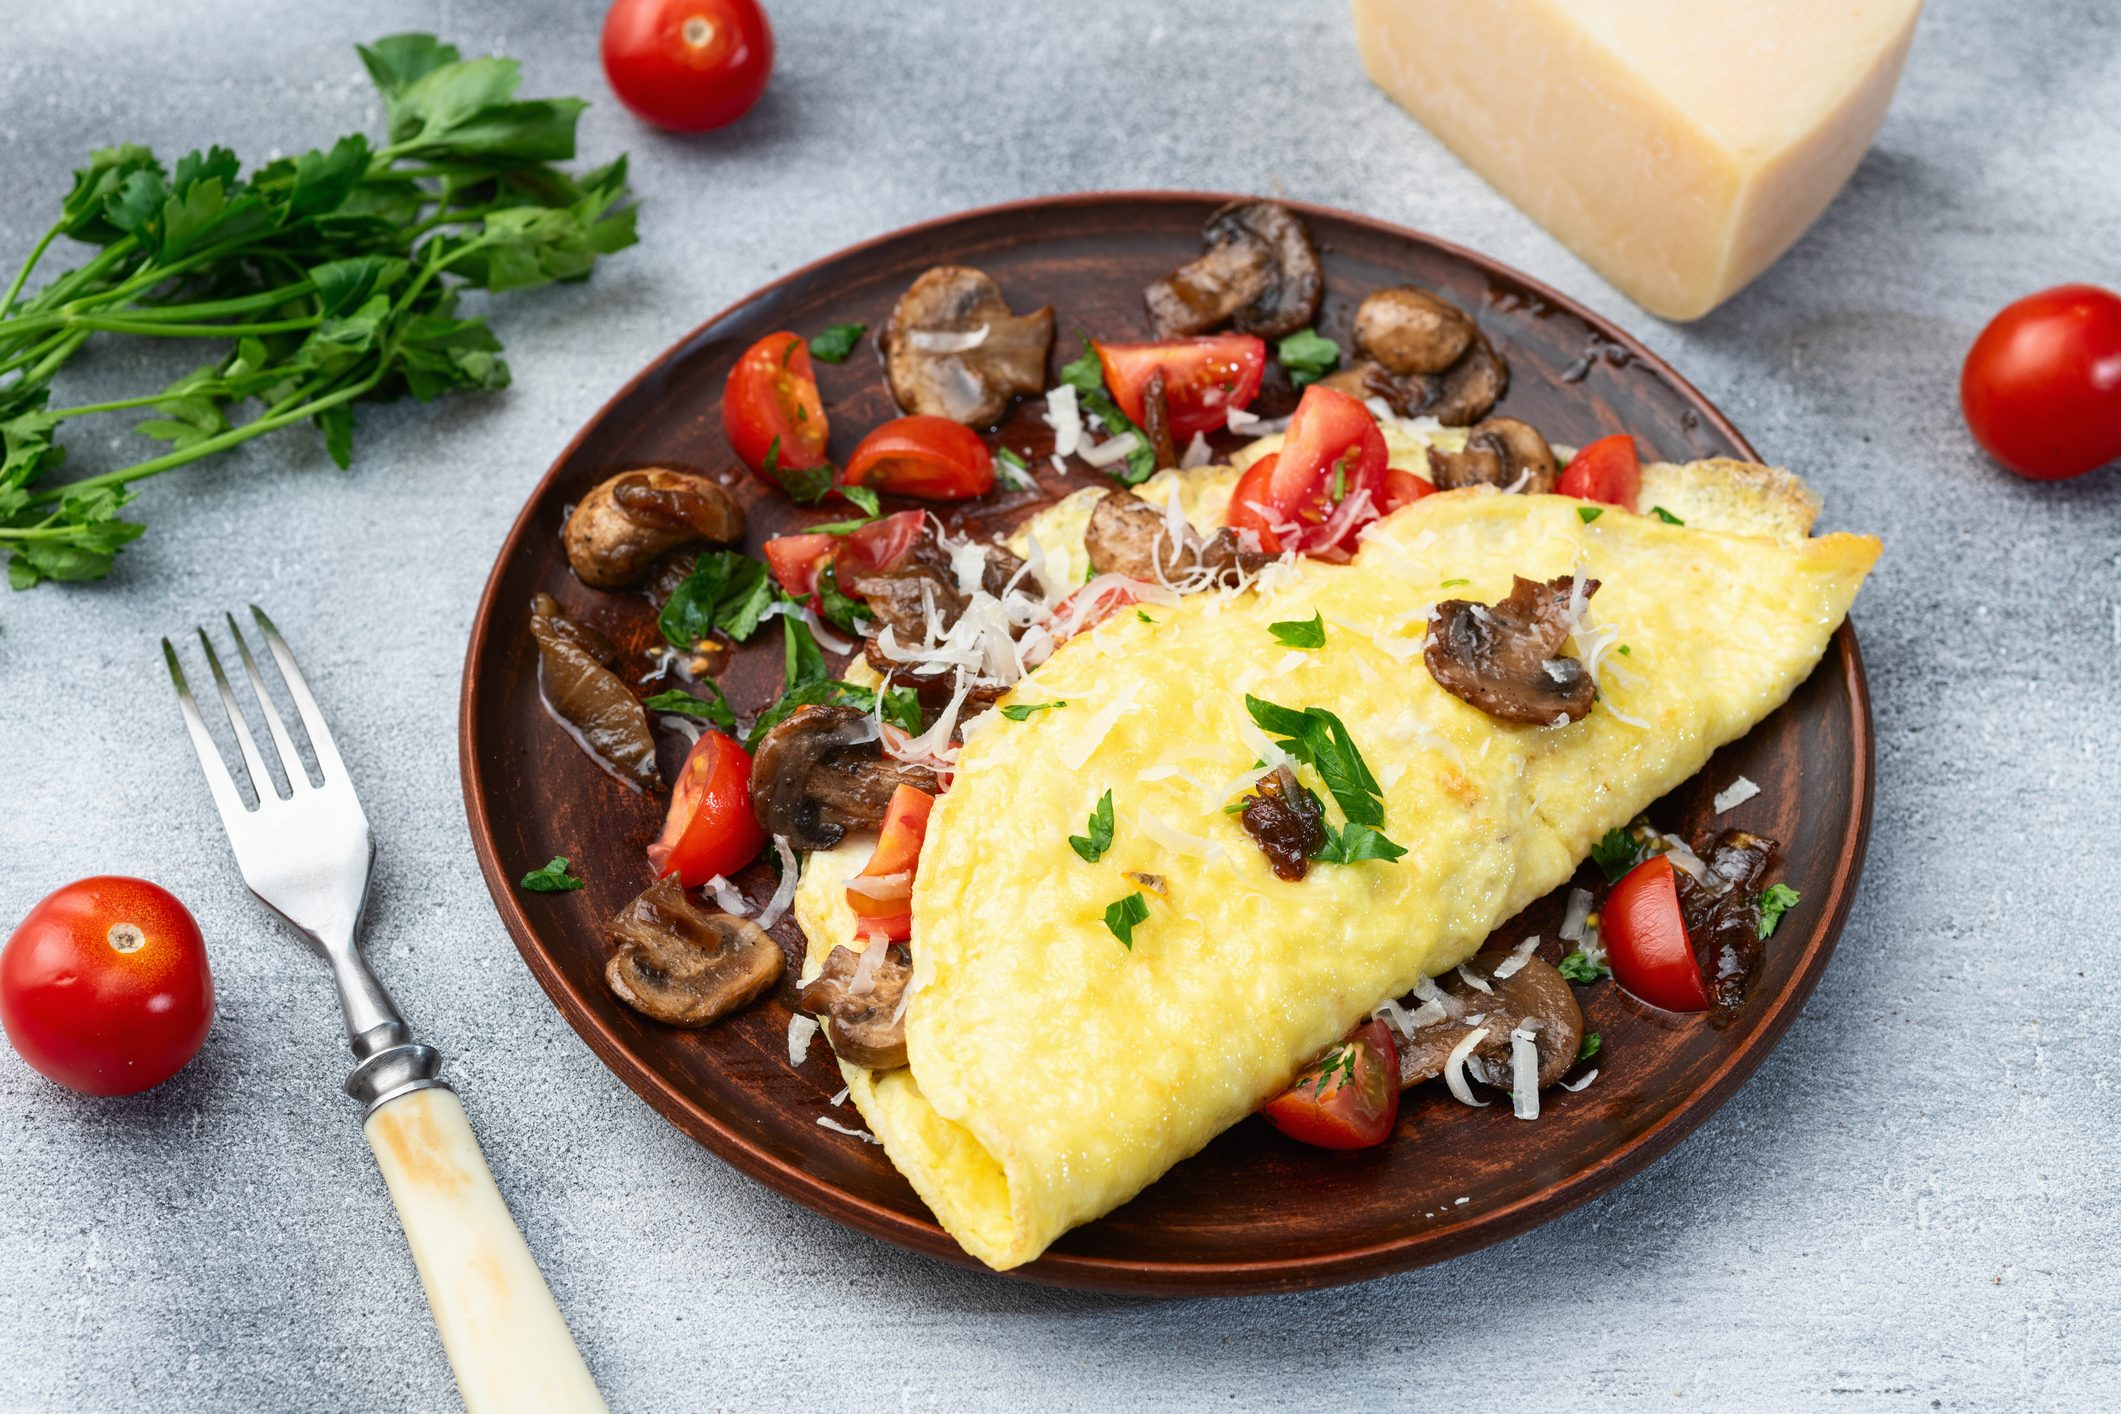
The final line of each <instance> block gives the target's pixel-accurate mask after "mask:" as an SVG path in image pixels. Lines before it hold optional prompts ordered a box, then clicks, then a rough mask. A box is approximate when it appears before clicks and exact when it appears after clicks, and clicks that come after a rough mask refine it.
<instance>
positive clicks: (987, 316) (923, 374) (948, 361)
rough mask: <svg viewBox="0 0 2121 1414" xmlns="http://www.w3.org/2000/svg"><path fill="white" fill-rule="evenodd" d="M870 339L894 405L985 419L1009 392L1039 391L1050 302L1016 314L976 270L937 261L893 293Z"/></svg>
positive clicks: (978, 422)
mask: <svg viewBox="0 0 2121 1414" xmlns="http://www.w3.org/2000/svg"><path fill="white" fill-rule="evenodd" d="M975 338H976V342H969V343H967V342H966V341H967V340H973V339H975ZM877 343H878V345H879V347H881V348H882V349H883V351H884V374H885V377H886V378H888V379H889V380H890V383H891V396H892V397H894V398H896V399H897V400H898V405H899V406H900V407H901V408H903V409H904V410H905V411H907V412H910V413H925V414H927V415H929V416H931V417H947V418H949V419H950V420H951V421H953V422H962V423H964V424H965V425H966V426H967V427H985V426H987V425H988V424H990V423H993V422H997V421H999V420H1000V419H1001V415H1002V414H1003V413H1004V412H1006V411H1007V410H1008V407H1009V399H1011V398H1012V397H1015V396H1016V395H1017V394H1019V393H1027V394H1028V393H1039V392H1043V391H1045V387H1046V355H1047V353H1048V351H1049V350H1051V349H1052V347H1053V306H1052V305H1046V306H1044V307H1042V308H1040V309H1037V310H1035V311H1033V312H1032V313H1030V314H1016V313H1014V312H1012V311H1011V310H1010V308H1009V302H1008V301H1007V300H1006V299H1004V298H1003V297H1002V291H1001V287H1000V286H999V285H997V284H995V283H994V280H993V277H991V276H989V275H988V274H987V273H986V272H985V271H984V270H975V269H973V268H972V267H971V266H969V265H938V266H936V267H935V268H934V269H932V270H928V271H926V272H924V273H923V274H922V275H921V277H920V278H919V279H917V280H915V281H914V282H913V284H912V286H911V287H910V288H909V289H908V290H907V291H906V293H905V294H903V295H900V296H899V301H898V303H897V304H896V305H893V306H892V309H891V318H890V320H889V322H887V323H886V324H885V325H884V331H883V333H882V334H880V335H878V336H877ZM960 344H962V345H963V346H962V347H960V346H959V345H960ZM936 345H940V347H937V346H936ZM924 346H925V347H924Z"/></svg>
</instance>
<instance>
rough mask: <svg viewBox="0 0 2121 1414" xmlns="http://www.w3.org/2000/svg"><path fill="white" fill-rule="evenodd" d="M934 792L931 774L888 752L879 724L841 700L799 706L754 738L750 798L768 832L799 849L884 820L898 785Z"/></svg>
mask: <svg viewBox="0 0 2121 1414" xmlns="http://www.w3.org/2000/svg"><path fill="white" fill-rule="evenodd" d="M902 786H911V787H913V788H915V789H917V790H922V791H929V792H932V791H934V790H936V789H937V784H936V779H935V772H934V770H933V769H932V768H930V767H928V766H925V765H918V764H913V763H909V762H906V761H902V760H900V759H898V758H897V757H895V756H891V755H887V754H886V753H885V751H884V745H883V727H882V726H881V725H880V724H879V723H878V722H877V720H876V719H875V718H874V717H872V716H870V715H869V714H868V713H867V712H864V711H861V710H859V709H857V708H854V707H850V706H848V705H847V704H845V703H826V704H822V705H819V706H815V707H804V708H802V709H800V710H799V711H797V712H795V713H794V714H792V715H791V716H789V717H788V718H787V719H786V720H785V721H783V722H781V723H780V724H779V725H777V726H775V727H774V728H773V729H772V730H770V731H768V732H767V733H766V735H765V737H764V738H762V739H761V740H760V742H759V749H758V753H757V755H756V756H755V757H754V759H753V767H752V772H751V802H752V808H753V810H754V811H755V812H756V813H757V815H758V819H759V823H760V824H762V825H763V826H765V828H766V830H767V831H768V832H769V833H771V834H773V835H775V836H777V837H778V838H780V839H784V840H786V841H788V843H789V845H790V846H791V847H793V848H795V849H799V850H813V849H830V848H832V847H833V846H834V845H836V844H838V843H839V842H840V841H841V840H842V839H844V838H845V837H846V834H847V832H848V831H849V830H874V829H878V828H880V827H881V826H882V825H883V823H884V815H885V812H886V811H887V810H888V809H889V808H890V805H891V798H892V796H893V795H894V794H896V793H897V791H898V790H899V788H900V787H902Z"/></svg>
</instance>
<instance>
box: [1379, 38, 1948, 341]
mask: <svg viewBox="0 0 2121 1414" xmlns="http://www.w3.org/2000/svg"><path fill="white" fill-rule="evenodd" d="M1354 7H1355V34H1356V39H1357V42H1358V43H1359V44H1360V46H1361V49H1362V56H1363V64H1364V67H1366V68H1367V69H1368V70H1369V73H1370V78H1371V79H1372V80H1373V81H1374V82H1375V83H1376V84H1377V86H1378V87H1380V88H1382V89H1383V90H1384V91H1385V92H1386V93H1387V94H1389V95H1390V96H1391V97H1392V98H1393V99H1394V100H1396V101H1397V102H1398V103H1399V105H1400V106H1401V107H1403V108H1405V109H1406V110H1407V111H1408V112H1409V113H1412V114H1413V115H1414V116H1415V117H1416V118H1418V119H1420V120H1421V122H1422V123H1423V125H1424V126H1426V127H1427V128H1429V130H1430V131H1432V132H1433V133H1435V134H1436V136H1437V137H1439V138H1441V139H1443V141H1444V142H1445V144H1447V145H1448V146H1449V147H1450V148H1451V150H1452V151H1454V152H1456V153H1457V154H1458V155H1459V156H1460V157H1461V158H1463V159H1464V160H1465V162H1466V164H1467V165H1468V166H1470V167H1472V168H1473V170H1474V171H1476V172H1479V173H1480V174H1481V175H1482V176H1483V177H1485V178H1487V180H1488V181H1489V182H1491V183H1492V184H1493V185H1494V186H1495V188H1496V189H1497V190H1498V191H1500V192H1501V193H1502V194H1503V195H1504V196H1506V197H1508V198H1509V199H1510V200H1511V201H1513V202H1515V203H1517V205H1518V206H1520V207H1522V208H1523V209H1524V210H1525V212H1526V213H1527V214H1529V215H1530V216H1531V217H1532V218H1533V219H1534V220H1536V221H1538V222H1539V223H1540V224H1541V225H1543V226H1545V227H1546V228H1547V229H1548V230H1549V231H1552V232H1553V233H1554V234H1555V235H1556V236H1558V237H1559V238H1560V239H1561V240H1562V241H1564V242H1566V243H1567V244H1568V245H1569V247H1570V248H1571V249H1573V250H1575V251H1576V253H1577V254H1579V255H1581V256H1582V257H1583V258H1584V259H1585V260H1587V261H1588V262H1590V264H1591V265H1592V266H1594V267H1595V268H1596V269H1597V270H1598V271H1599V273H1600V274H1602V275H1604V276H1605V277H1606V278H1607V279H1609V280H1611V281H1612V282H1613V283H1614V284H1616V285H1618V286H1619V287H1620V288H1621V290H1622V291H1623V292H1624V293H1626V294H1627V295H1628V296H1629V297H1630V298H1631V299H1633V300H1634V301H1635V302H1636V303H1638V304H1640V305H1641V306H1642V307H1643V308H1645V309H1647V310H1649V311H1650V312H1651V313H1652V314H1656V315H1659V316H1661V317H1663V318H1666V319H1695V318H1698V317H1700V316H1701V315H1704V314H1706V313H1708V312H1709V311H1710V310H1712V309H1714V308H1715V307H1716V306H1717V305H1719V304H1721V303H1722V302H1723V301H1724V300H1726V299H1728V298H1730V296H1731V295H1733V294H1735V293H1736V292H1737V291H1738V290H1739V289H1741V288H1743V287H1744V286H1745V285H1746V284H1747V283H1748V282H1749V281H1750V280H1752V278H1753V277H1754V276H1755V275H1758V274H1759V273H1760V272H1761V271H1762V270H1764V269H1766V268H1767V266H1768V265H1769V264H1771V263H1772V262H1773V261H1774V260H1775V258H1776V257H1777V256H1779V255H1781V254H1782V252H1783V251H1785V250H1787V249H1788V248H1789V247H1790V245H1791V244H1792V243H1793V242H1795V241H1796V239H1797V237H1798V236H1800V235H1802V234H1803V233H1804V230H1805V228H1806V227H1807V226H1809V225H1811V223H1812V221H1813V220H1814V218H1816V217H1817V216H1818V215H1819V213H1820V212H1822V211H1824V210H1825V209H1826V205H1827V203H1828V202H1829V201H1831V200H1833V197H1834V194H1835V193H1836V192H1838V191H1839V190H1840V189H1841V185H1842V183H1843V182H1845V181H1847V180H1848V176H1849V173H1851V172H1853V171H1855V170H1856V164H1857V162H1858V161H1859V160H1861V158H1862V157H1863V154H1864V152H1865V151H1866V150H1867V149H1868V148H1869V147H1870V145H1871V140H1872V138H1874V137H1876V136H1877V133H1878V125H1879V123H1880V122H1881V121H1882V120H1883V119H1884V117H1885V109H1886V105H1887V104H1888V103H1889V102H1890V101H1891V100H1892V96H1893V87H1894V85H1895V84H1896V83H1897V82H1898V81H1899V78H1900V66H1901V63H1902V61H1903V60H1904V59H1906V57H1907V47H1908V41H1909V40H1910V39H1911V38H1912V37H1913V35H1914V29H1915V17H1916V15H1917V14H1918V13H1920V11H1921V9H1922V0H1864V3H1860V4H1854V5H1850V4H1842V3H1824V2H1823V0H1766V3H1761V4H1753V5H1694V6H1684V7H1662V6H1654V5H1644V4H1641V3H1639V2H1638V0H1578V2H1577V3H1572V4H1568V5H1555V4H1548V3H1540V0H1499V2H1498V3H1494V4H1487V5H1481V6H1478V7H1473V8H1471V9H1469V8H1468V7H1466V6H1464V5H1460V4H1457V3H1455V0H1354ZM1499 55H1504V56H1507V57H1508V62H1509V64H1510V65H1511V66H1512V67H1513V68H1514V69H1515V70H1516V71H1517V72H1519V73H1526V74H1540V75H1549V76H1552V77H1553V79H1554V81H1553V82H1552V83H1549V84H1544V85H1542V86H1541V99H1540V101H1539V102H1537V103H1527V102H1525V101H1524V95H1523V93H1522V91H1521V90H1514V89H1513V86H1512V85H1509V84H1498V83H1494V82H1492V81H1491V80H1490V79H1489V77H1488V75H1487V71H1488V70H1489V69H1490V68H1491V67H1492V66H1493V65H1494V64H1495V62H1496V59H1497V56H1499Z"/></svg>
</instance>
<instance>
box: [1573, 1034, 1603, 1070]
mask: <svg viewBox="0 0 2121 1414" xmlns="http://www.w3.org/2000/svg"><path fill="white" fill-rule="evenodd" d="M1604 1044H1605V1040H1604V1038H1603V1037H1601V1036H1600V1035H1599V1034H1598V1033H1597V1032H1596V1031H1586V1032H1584V1033H1583V1044H1582V1045H1580V1046H1578V1047H1577V1048H1576V1063H1577V1064H1578V1065H1581V1064H1583V1063H1584V1062H1585V1061H1587V1060H1589V1059H1590V1058H1591V1057H1592V1056H1595V1055H1597V1054H1598V1048H1599V1047H1600V1046H1603V1045H1604Z"/></svg>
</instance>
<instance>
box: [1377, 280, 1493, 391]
mask: <svg viewBox="0 0 2121 1414" xmlns="http://www.w3.org/2000/svg"><path fill="white" fill-rule="evenodd" d="M1476 332H1477V331H1476V330H1475V328H1474V326H1473V321H1472V319H1471V318H1470V317H1468V316H1467V314H1466V312H1465V311H1464V310H1462V309H1460V308H1459V307H1458V306H1457V305H1455V304H1452V303H1451V302H1450V301H1449V300H1446V299H1439V298H1437V297H1436V296H1435V295H1432V294H1430V293H1429V292H1428V291H1427V290H1420V289H1416V288H1415V287H1414V286H1412V285H1393V286H1391V287H1390V288H1387V289H1382V290H1376V291H1373V292H1372V293H1371V294H1369V295H1368V296H1367V297H1365V298H1364V300H1363V302H1362V304H1361V305H1360V306H1359V307H1358V308H1357V309H1356V311H1355V347H1356V348H1358V349H1360V350H1362V351H1363V352H1364V353H1365V354H1367V355H1369V356H1370V357H1371V358H1372V359H1375V360H1376V361H1377V362H1378V363H1379V364H1381V365H1382V366H1383V367H1384V369H1385V371H1386V372H1388V373H1398V374H1407V373H1442V372H1443V371H1444V370H1445V369H1447V368H1449V367H1450V366H1451V365H1452V364H1454V363H1456V362H1458V360H1459V359H1460V358H1461V357H1462V356H1463V355H1464V354H1465V352H1466V350H1467V349H1468V348H1469V347H1470V346H1471V345H1472V343H1473V337H1474V335H1475V333H1476Z"/></svg>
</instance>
